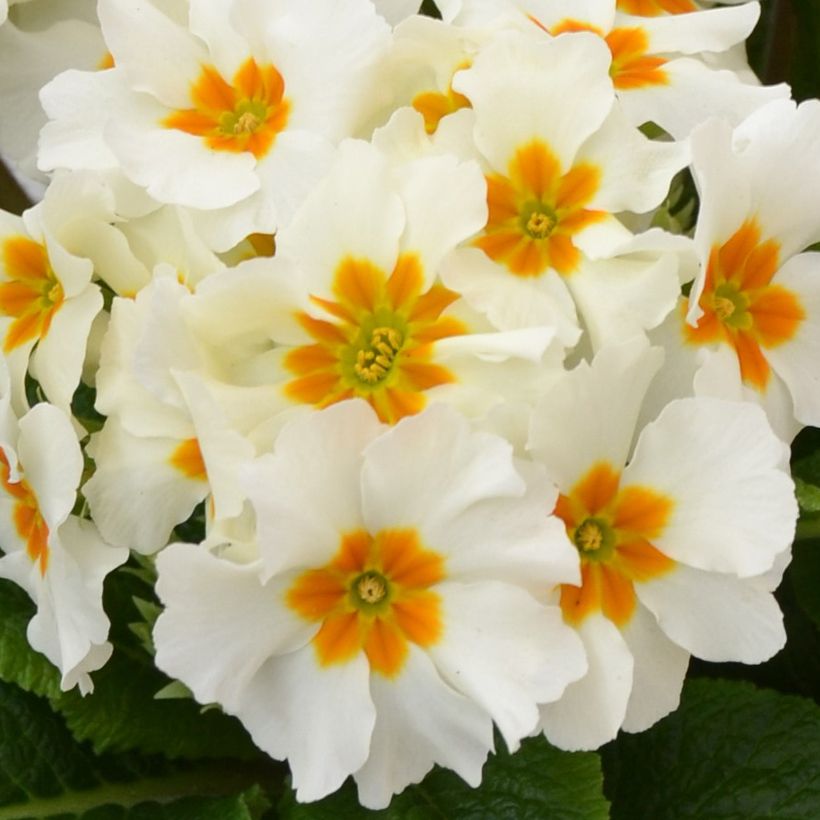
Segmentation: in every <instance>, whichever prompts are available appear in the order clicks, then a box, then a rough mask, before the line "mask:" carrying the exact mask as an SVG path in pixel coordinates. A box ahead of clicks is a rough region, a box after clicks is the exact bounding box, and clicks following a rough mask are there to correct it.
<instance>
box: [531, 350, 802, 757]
mask: <svg viewBox="0 0 820 820" xmlns="http://www.w3.org/2000/svg"><path fill="white" fill-rule="evenodd" d="M661 357H662V356H661V351H660V350H658V349H657V348H649V347H648V346H647V344H646V342H643V341H639V340H635V341H633V342H631V343H628V344H626V345H622V346H618V347H608V348H605V349H603V350H601V351H600V353H599V354H598V355H597V356H596V358H595V360H594V362H593V363H592V365H587V364H585V363H584V364H581V365H579V366H578V367H577V368H576V369H575V370H574V371H572V372H571V373H570V374H568V376H567V378H566V379H565V380H564V381H563V382H561V383H559V384H558V385H556V386H554V387H553V388H552V390H551V391H550V393H549V395H548V396H545V398H544V401H543V402H542V403H541V404H540V405H539V406H538V407H537V408H536V411H535V413H534V415H533V424H532V431H531V439H530V448H531V450H532V452H533V454H534V455H535V456H536V457H537V459H538V460H539V461H540V462H541V463H542V464H544V465H546V467H547V471H548V473H549V474H550V476H551V477H552V478H553V479H554V480H555V481H556V483H557V484H558V487H559V490H560V493H561V494H560V496H559V499H558V503H557V504H556V508H555V514H556V515H557V516H558V517H559V518H561V519H563V521H564V523H565V525H566V528H567V533H568V534H569V536H570V538H571V539H572V540H573V542H574V543H575V545H576V547H577V549H578V553H579V555H580V558H581V578H582V580H581V584H580V585H579V586H576V585H572V584H568V585H564V586H563V587H562V588H561V609H562V610H563V613H564V618H565V620H566V621H567V623H570V624H572V625H574V626H575V627H576V629H577V630H578V633H579V634H580V635H581V637H582V639H583V641H584V645H585V647H586V650H587V656H588V659H589V666H590V669H589V673H588V674H587V676H586V677H585V678H583V679H582V680H581V681H579V682H577V683H575V684H572V685H571V686H570V687H569V689H568V690H567V692H566V694H565V695H564V697H563V698H562V699H561V700H560V701H559V702H558V703H555V704H548V705H546V706H544V707H543V709H542V726H543V728H544V731H545V733H546V735H547V738H548V739H549V740H550V741H551V742H553V743H555V744H556V745H558V746H560V747H562V748H567V749H589V748H595V747H597V746H599V745H600V744H602V743H605V742H606V741H608V740H611V739H612V738H613V737H615V734H616V733H617V731H618V729H619V728H620V727H623V728H624V729H626V730H627V731H642V730H643V729H646V728H647V727H649V726H651V725H652V724H653V723H654V722H655V721H657V720H659V719H660V718H661V717H663V716H664V715H666V714H668V713H669V712H671V711H672V710H673V709H674V708H675V707H676V706H677V703H678V698H679V695H680V690H681V686H682V684H683V679H684V675H685V673H686V666H687V662H688V659H689V655H690V654H691V655H694V656H696V657H698V658H703V659H705V660H709V661H741V662H744V663H760V662H761V661H764V660H766V659H768V658H769V657H771V656H772V655H773V654H774V653H775V652H777V650H778V649H780V648H781V647H782V646H783V644H784V642H785V639H786V636H785V632H784V630H783V623H782V615H781V613H780V610H779V609H778V606H777V602H776V601H775V598H774V596H773V595H772V590H773V589H774V588H775V586H776V585H777V584H778V582H779V579H780V574H781V573H782V570H783V568H784V567H785V565H786V563H787V562H788V549H789V545H790V543H791V540H792V537H793V535H794V526H795V521H796V519H797V504H796V502H795V499H794V489H793V485H792V482H791V479H790V478H789V473H788V456H789V453H788V448H787V447H786V446H785V445H784V444H783V443H782V442H781V441H780V440H779V439H778V438H777V437H776V436H775V435H774V434H773V433H772V431H771V429H770V428H769V426H768V424H767V422H766V417H765V415H764V414H763V412H762V411H761V410H760V408H758V407H755V406H754V405H752V404H747V403H739V402H728V401H722V400H718V399H709V398H696V399H682V400H678V401H674V402H671V403H670V404H669V405H668V406H667V407H666V408H665V409H664V410H663V412H662V413H661V414H660V416H658V418H657V419H656V420H655V421H653V422H651V423H650V424H648V425H647V426H646V427H644V429H643V430H642V431H641V432H640V435H639V436H638V440H637V443H636V444H635V446H634V451H632V443H633V439H634V437H635V427H636V421H637V418H638V414H639V410H640V405H641V402H642V400H643V397H644V394H645V392H646V388H647V385H648V384H649V382H650V381H651V379H652V377H653V376H654V374H655V372H656V371H657V369H658V367H659V365H660V359H661Z"/></svg>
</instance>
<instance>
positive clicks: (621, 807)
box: [603, 680, 820, 820]
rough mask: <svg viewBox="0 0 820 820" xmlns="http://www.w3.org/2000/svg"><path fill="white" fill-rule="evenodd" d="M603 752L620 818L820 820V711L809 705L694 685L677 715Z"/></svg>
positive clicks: (724, 685) (725, 686) (723, 684)
mask: <svg viewBox="0 0 820 820" xmlns="http://www.w3.org/2000/svg"><path fill="white" fill-rule="evenodd" d="M603 753H604V768H605V772H606V790H607V794H608V796H609V798H610V799H611V800H612V818H613V820H634V818H638V817H641V818H643V817H647V818H650V817H651V818H652V820H672V819H673V818H674V820H681V818H692V819H693V820H764V818H765V820H817V818H818V817H820V768H818V761H820V707H818V706H817V704H816V703H814V702H812V701H810V700H808V699H804V698H800V697H796V696H793V695H783V694H780V693H778V692H773V691H770V690H766V689H757V688H755V687H754V686H752V685H751V684H749V683H743V682H739V681H716V680H694V681H690V682H689V683H687V684H686V686H685V688H684V693H683V698H682V701H681V706H680V708H679V709H678V711H677V712H675V713H673V714H672V715H670V716H669V717H667V718H665V719H664V720H663V721H661V722H660V723H658V724H657V725H656V726H654V727H653V728H652V729H650V730H649V731H647V732H644V733H643V734H639V735H626V734H622V735H621V736H619V738H618V739H617V741H615V742H613V743H610V744H608V745H607V746H606V747H605V748H604V750H603Z"/></svg>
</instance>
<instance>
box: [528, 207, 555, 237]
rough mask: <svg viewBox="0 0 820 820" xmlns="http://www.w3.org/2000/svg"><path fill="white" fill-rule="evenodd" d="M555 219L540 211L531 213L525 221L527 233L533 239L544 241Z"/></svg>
mask: <svg viewBox="0 0 820 820" xmlns="http://www.w3.org/2000/svg"><path fill="white" fill-rule="evenodd" d="M554 227H555V219H554V218H553V217H551V216H550V215H549V214H545V213H541V211H533V212H532V213H531V214H530V218H529V219H528V220H527V232H528V233H529V234H530V236H532V237H534V238H535V239H544V238H545V237H547V236H549V235H550V234H551V233H552V229H553V228H554Z"/></svg>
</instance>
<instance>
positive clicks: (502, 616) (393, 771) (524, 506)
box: [154, 401, 585, 808]
mask: <svg viewBox="0 0 820 820" xmlns="http://www.w3.org/2000/svg"><path fill="white" fill-rule="evenodd" d="M385 429H386V428H384V427H383V426H382V425H381V424H380V423H379V421H378V419H377V417H376V415H375V413H373V411H372V409H371V408H370V407H368V405H367V404H366V403H364V402H361V401H354V402H345V403H342V404H338V405H335V406H334V407H331V408H328V409H327V410H324V411H322V412H320V413H310V414H307V415H305V416H302V417H301V418H300V419H298V420H296V421H294V422H292V423H291V424H289V425H288V426H287V427H285V428H284V429H283V431H282V433H281V434H280V436H279V438H278V440H277V443H276V450H275V453H273V454H272V455H266V456H263V457H262V458H260V459H259V460H258V461H257V462H256V463H254V464H253V465H252V466H251V467H249V469H248V470H247V475H246V482H245V483H246V490H247V493H248V495H249V496H250V499H251V502H252V504H253V507H254V509H255V511H256V515H257V520H258V539H259V552H260V559H259V560H258V561H254V562H251V563H247V559H246V558H245V559H243V560H244V562H240V563H237V562H234V561H233V560H231V556H232V552H231V547H230V546H228V547H227V548H226V549H224V550H223V551H222V553H221V556H220V557H218V556H217V554H215V553H214V552H210V551H208V550H206V549H204V548H203V547H202V546H195V545H192V544H174V545H172V546H170V547H168V548H167V549H166V550H164V551H163V552H162V553H161V554H160V555H159V557H158V560H157V566H158V569H159V581H158V583H157V591H158V593H159V595H160V598H161V600H162V601H163V603H164V605H165V611H164V613H163V614H162V615H161V616H160V618H159V620H158V621H157V624H156V628H155V630H154V639H155V642H156V646H157V665H158V666H159V667H160V668H161V669H163V670H164V671H165V672H167V673H168V674H170V675H173V676H175V677H177V678H179V679H180V680H182V681H183V682H184V683H185V684H186V685H187V686H189V687H190V688H191V690H192V691H193V693H194V695H195V697H196V698H197V699H198V700H199V701H200V702H202V703H209V702H217V703H220V704H221V705H222V706H223V707H224V708H225V710H226V711H228V712H230V713H231V714H235V715H237V716H238V717H239V718H240V720H241V721H242V722H243V723H244V725H245V726H246V727H247V728H248V730H249V731H250V732H251V735H252V737H253V739H254V742H255V743H256V744H257V745H258V746H259V747H260V748H261V749H263V750H265V751H266V752H267V753H268V754H270V755H271V756H272V757H275V758H278V759H284V758H287V759H288V761H289V763H290V767H291V771H292V773H293V784H294V786H295V788H296V789H297V795H298V797H299V799H300V800H315V799H318V798H320V797H322V796H323V795H326V794H328V793H329V792H332V791H334V790H335V789H337V788H338V787H339V786H340V785H341V783H342V782H343V781H344V779H345V778H346V777H347V776H348V775H351V774H352V775H353V777H354V778H355V780H356V782H357V784H358V787H359V799H360V801H361V802H362V804H363V805H365V806H368V807H371V808H380V807H384V806H386V805H387V804H388V802H389V801H390V797H391V796H392V795H393V794H394V793H395V792H398V791H401V790H402V789H403V788H404V787H405V786H407V785H408V784H409V783H414V782H417V781H419V780H420V779H421V778H422V777H423V776H424V775H425V774H426V773H427V772H428V771H429V770H430V769H431V768H432V766H433V765H434V764H436V763H437V764H439V765H442V766H445V767H448V768H451V769H454V770H455V771H456V772H457V773H458V774H459V775H460V776H461V777H463V778H464V779H465V780H466V781H467V782H468V783H470V784H471V785H474V786H475V785H478V783H479V781H480V779H481V767H482V764H483V762H484V760H485V758H486V756H487V753H488V751H490V750H491V749H492V746H493V737H492V725H493V722H495V723H496V724H497V725H498V727H499V729H500V730H501V733H502V735H503V736H504V738H505V741H506V743H507V745H508V746H509V747H510V748H511V749H515V748H517V746H518V744H519V741H520V740H521V738H522V737H525V736H526V735H527V734H529V733H530V732H531V731H532V730H533V729H534V728H535V725H536V723H537V720H538V709H537V706H536V703H539V702H540V703H544V702H550V701H553V700H555V699H556V698H558V697H559V696H560V694H561V692H562V691H563V690H564V688H565V687H566V685H567V684H568V683H569V682H570V681H572V680H575V679H577V678H578V677H579V676H580V675H581V674H583V672H584V669H585V662H584V658H583V653H582V651H581V647H580V642H579V641H577V639H576V637H575V635H574V634H573V633H572V630H571V629H569V628H568V627H566V625H565V624H563V622H562V619H561V615H560V610H559V609H558V607H557V606H554V605H551V606H545V605H543V604H541V603H539V602H538V600H537V599H536V597H535V596H534V595H533V594H532V592H534V591H536V590H538V588H539V584H544V586H543V587H541V588H542V589H545V588H548V587H549V586H550V585H554V584H555V583H556V582H558V583H563V582H566V581H568V582H570V583H572V582H574V581H575V582H577V578H578V575H577V572H578V565H577V557H576V556H575V555H574V554H573V550H572V547H571V546H570V544H569V543H568V541H567V539H566V536H565V533H564V532H563V527H562V526H561V524H560V522H558V521H557V520H556V519H554V518H552V517H551V516H549V514H548V510H549V507H550V505H551V504H552V503H553V501H554V490H552V491H548V492H546V493H545V492H544V488H545V486H548V485H545V484H544V483H543V482H540V481H539V482H535V483H534V484H533V485H531V486H529V487H528V485H527V484H526V483H525V481H524V480H523V479H522V478H521V476H520V475H519V474H518V473H517V472H516V470H515V468H514V466H513V459H512V452H511V447H510V446H509V445H508V444H507V443H506V442H505V441H503V439H500V438H498V437H496V436H492V435H488V434H483V433H475V432H472V431H471V430H470V428H469V426H468V424H467V423H466V422H465V421H464V419H463V418H461V417H460V416H459V415H458V414H457V413H456V412H455V411H453V410H451V409H449V408H445V407H441V406H438V407H431V408H430V409H429V410H426V411H425V412H424V413H422V414H420V415H418V416H415V417H413V418H410V419H405V420H403V421H402V422H401V423H400V424H398V425H396V426H395V427H394V428H392V429H389V430H388V431H387V432H385ZM409 454H412V457H408V456H409Z"/></svg>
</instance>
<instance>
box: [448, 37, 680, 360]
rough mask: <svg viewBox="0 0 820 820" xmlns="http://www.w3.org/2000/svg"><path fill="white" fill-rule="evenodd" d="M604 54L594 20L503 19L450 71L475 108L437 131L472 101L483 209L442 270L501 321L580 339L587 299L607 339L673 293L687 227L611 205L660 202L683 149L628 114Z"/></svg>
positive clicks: (590, 315) (597, 333) (466, 147)
mask: <svg viewBox="0 0 820 820" xmlns="http://www.w3.org/2000/svg"><path fill="white" fill-rule="evenodd" d="M609 63H610V55H609V52H608V50H607V49H606V47H605V45H604V44H603V43H602V42H601V40H600V39H599V38H597V37H595V36H593V35H591V34H577V35H574V36H573V37H566V38H564V37H561V38H555V39H547V38H540V37H532V36H528V35H526V34H521V33H517V32H507V33H506V34H505V35H499V37H498V38H497V39H496V41H495V42H493V43H491V44H490V45H488V46H487V47H486V48H484V49H483V50H482V51H481V52H480V53H479V54H478V56H477V57H476V58H475V60H474V62H473V64H472V66H471V67H470V68H469V69H467V70H465V71H461V72H459V73H458V74H456V76H455V78H454V80H453V88H455V89H456V91H458V92H459V93H461V94H464V95H465V97H466V98H467V99H469V101H470V103H471V104H472V108H473V111H472V112H471V111H461V112H459V113H457V114H454V115H452V116H451V117H449V118H448V119H447V120H445V121H444V122H442V125H441V127H440V128H439V130H438V132H437V134H436V139H437V140H439V141H444V140H447V141H448V142H452V141H453V140H454V134H453V132H454V131H456V130H457V129H458V128H462V129H463V126H465V125H469V124H470V123H471V122H472V121H473V120H472V117H473V114H474V123H475V124H474V127H473V128H471V129H470V132H468V133H467V134H465V135H464V136H465V139H464V140H463V142H462V144H461V145H460V146H459V148H460V151H461V152H462V153H467V155H468V156H469V155H475V154H478V157H479V159H480V160H481V161H482V164H483V165H484V167H485V177H486V181H487V204H488V216H487V220H486V222H485V224H484V226H483V228H482V230H481V232H480V234H479V236H477V237H476V238H475V239H473V240H472V242H471V243H470V244H471V245H473V246H474V247H472V248H464V249H462V250H459V251H457V252H456V253H455V254H454V255H453V256H452V257H451V258H450V259H448V260H447V261H446V264H445V267H444V269H443V271H442V278H443V280H444V283H445V284H446V285H447V286H448V287H450V288H452V289H453V290H455V291H457V292H459V293H461V294H462V295H463V296H464V297H465V299H466V300H467V301H468V302H469V303H470V304H471V305H473V306H474V307H475V308H476V309H478V310H480V311H482V312H484V313H485V314H486V315H487V316H488V317H489V319H490V321H491V322H492V323H493V324H494V325H495V326H496V327H499V328H503V329H509V328H515V327H527V326H532V325H539V324H547V325H550V326H553V327H556V328H557V330H558V334H559V337H560V338H561V340H562V342H564V343H565V344H574V343H575V342H576V341H577V339H578V336H579V334H580V330H579V327H578V322H577V318H576V307H578V308H579V309H580V312H581V313H582V315H583V317H584V320H585V322H586V324H587V326H588V327H589V329H590V332H591V334H592V341H593V344H595V345H598V344H600V343H602V342H603V341H606V340H607V338H610V337H611V336H612V335H613V334H614V336H615V337H616V338H628V337H630V336H632V335H634V334H635V333H639V332H641V331H643V330H645V329H646V328H648V327H653V326H655V325H657V324H658V323H660V322H661V321H662V320H663V318H664V317H665V316H666V315H667V313H668V312H669V310H671V308H672V306H673V305H674V302H675V299H676V297H677V294H678V292H679V280H678V260H677V256H676V253H675V251H677V250H679V249H680V247H682V246H684V245H685V244H686V240H682V239H680V238H676V237H671V236H669V235H667V234H663V233H662V232H660V231H653V232H651V233H648V234H645V235H643V236H638V237H636V236H633V235H632V234H631V233H630V232H629V231H628V230H627V229H626V228H625V227H624V225H623V224H622V222H621V221H620V220H619V219H618V218H617V217H616V215H615V214H616V213H619V212H623V211H632V212H635V213H644V212H647V211H649V210H651V209H652V208H654V207H656V206H657V205H658V204H660V202H661V201H662V200H663V198H664V197H665V196H666V193H667V191H668V188H669V183H670V180H671V179H672V177H673V175H674V174H675V173H676V172H677V171H678V170H680V168H681V167H682V166H683V165H684V164H685V163H686V160H687V150H686V148H685V147H684V146H681V145H677V144H670V143H657V142H652V141H650V140H648V139H646V138H645V137H644V136H643V135H642V134H641V133H640V132H639V131H638V130H637V129H636V128H633V127H632V126H631V125H629V124H628V123H627V122H625V121H624V119H623V116H622V115H621V114H620V112H619V111H618V109H617V108H616V107H615V94H614V90H613V87H612V81H611V79H610V77H609V74H608V68H609ZM445 123H446V126H445ZM473 138H474V141H475V146H476V148H477V149H478V150H477V151H476V148H472V141H473ZM625 308H626V309H625Z"/></svg>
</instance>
